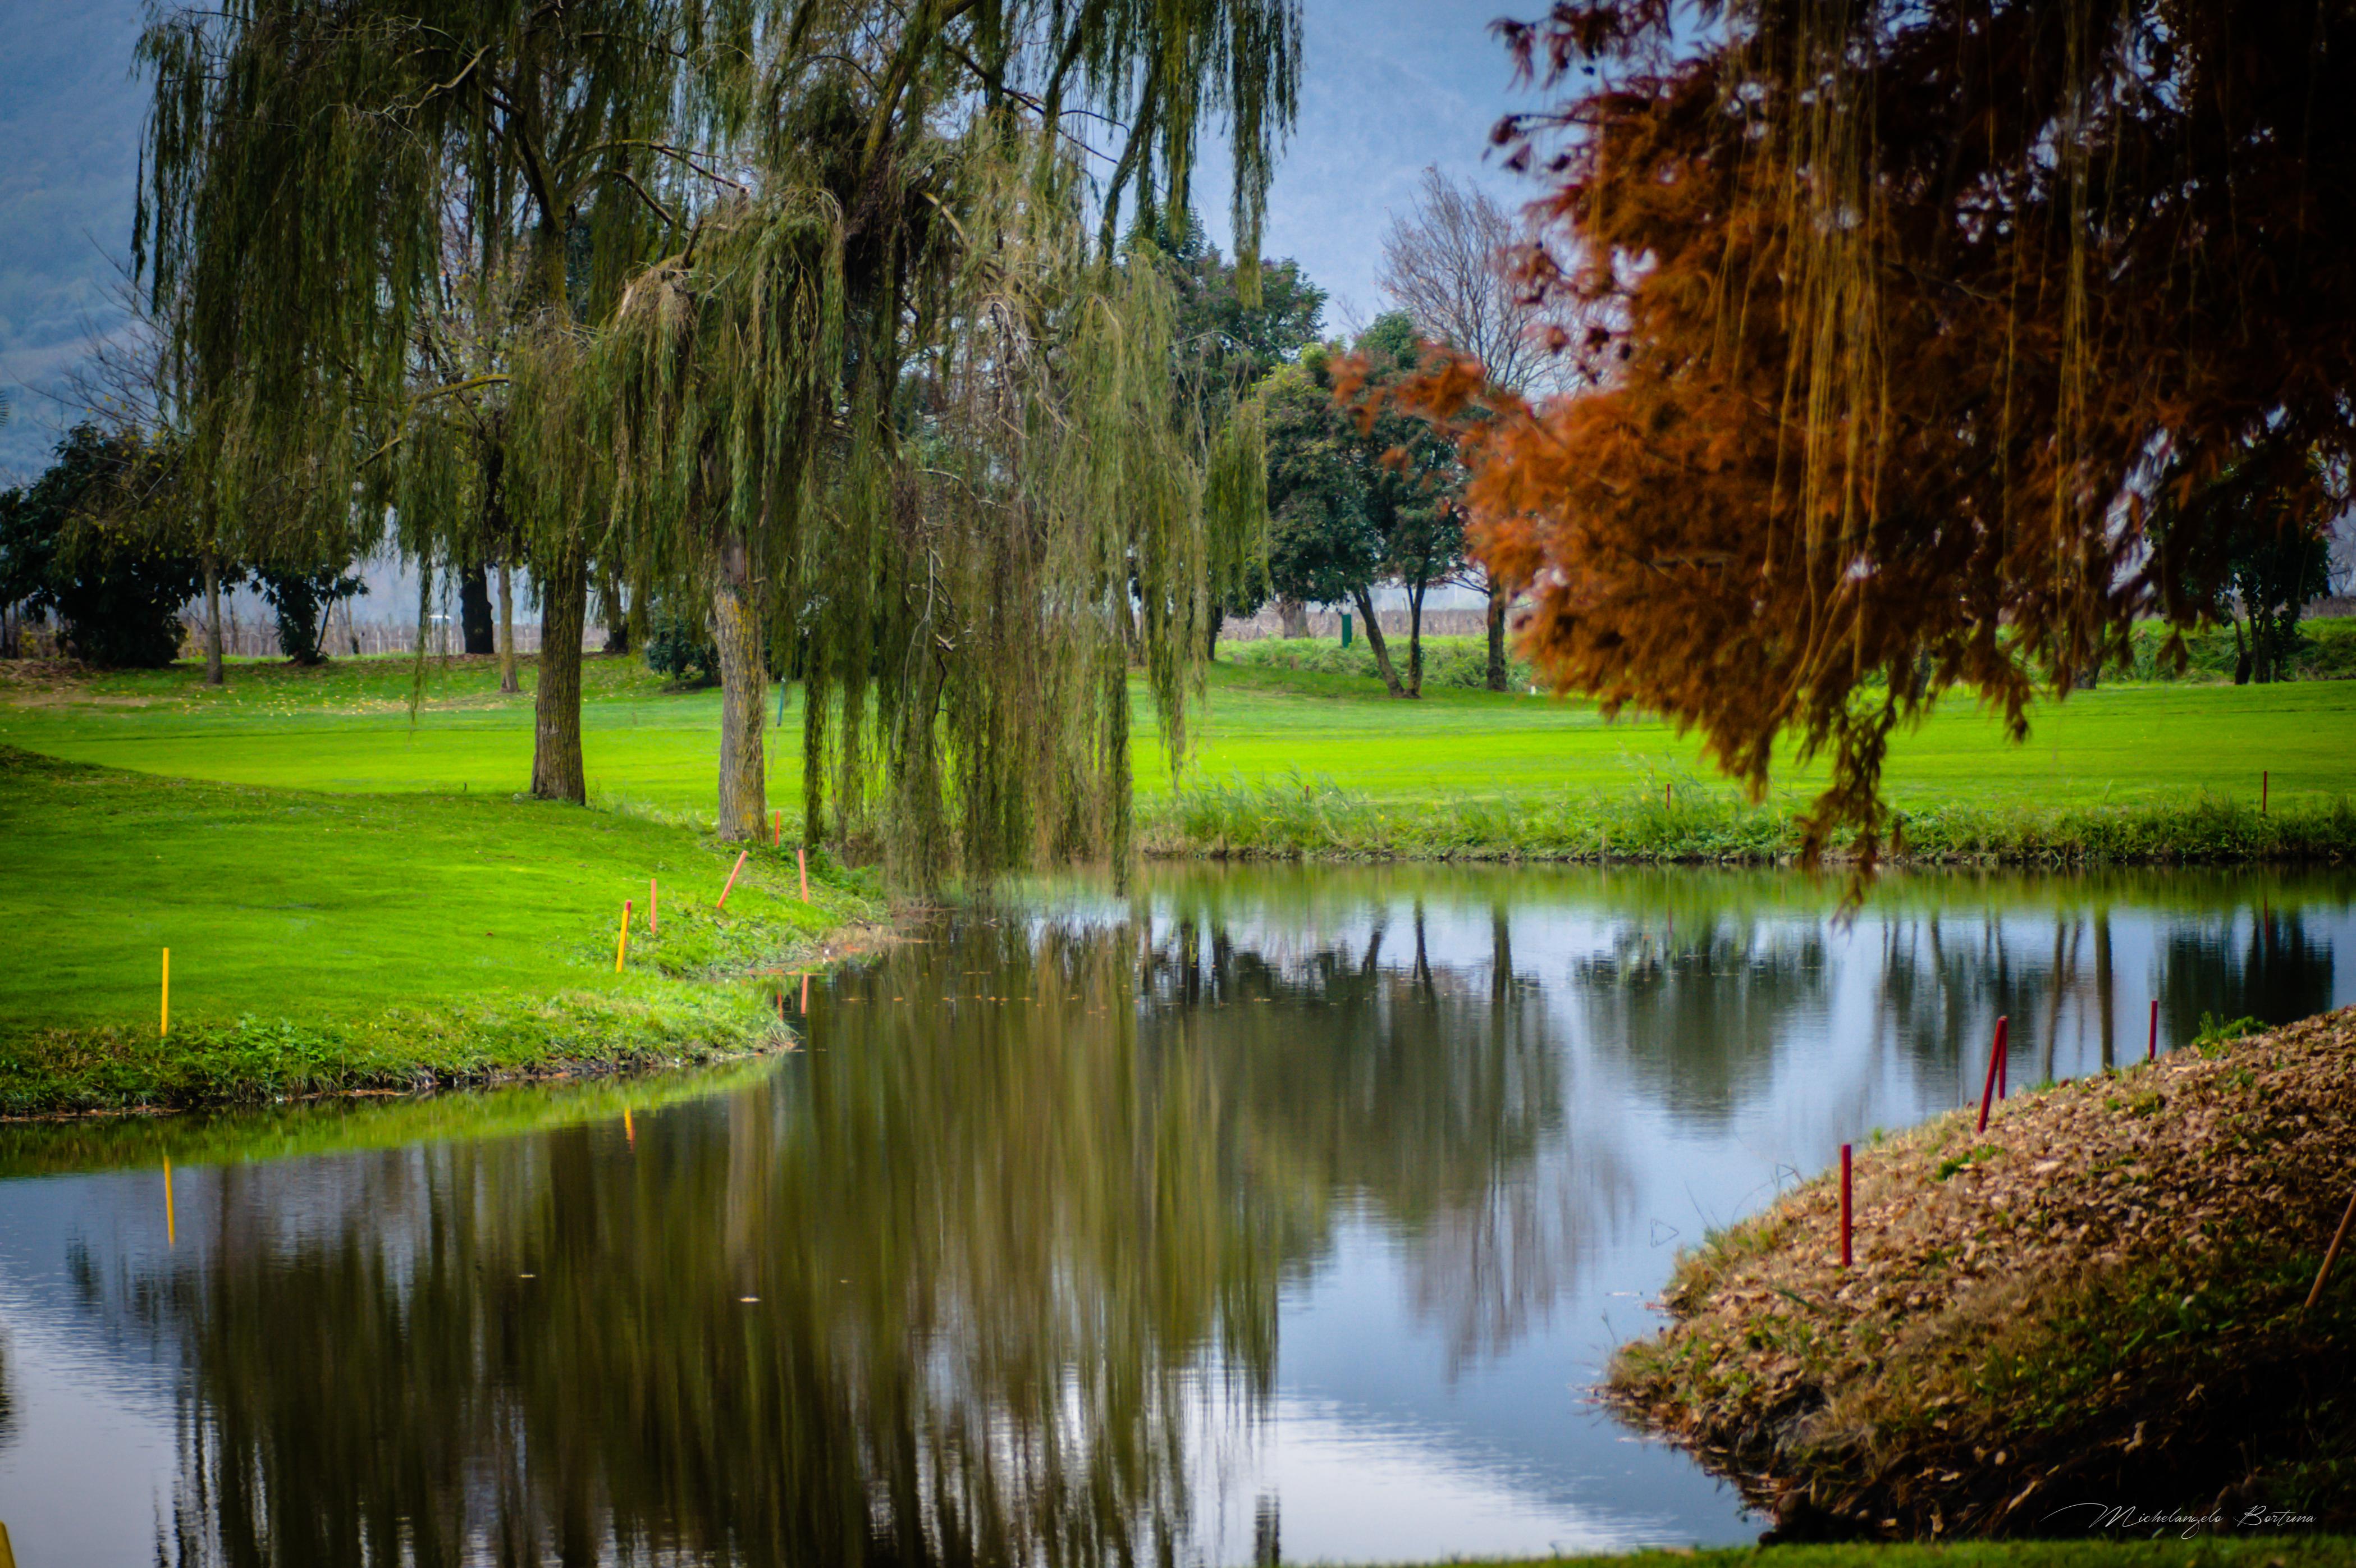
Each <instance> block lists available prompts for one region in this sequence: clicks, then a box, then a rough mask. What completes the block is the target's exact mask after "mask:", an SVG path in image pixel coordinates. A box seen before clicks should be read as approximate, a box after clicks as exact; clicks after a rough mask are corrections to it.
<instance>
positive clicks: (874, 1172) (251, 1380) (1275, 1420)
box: [0, 866, 2356, 1563]
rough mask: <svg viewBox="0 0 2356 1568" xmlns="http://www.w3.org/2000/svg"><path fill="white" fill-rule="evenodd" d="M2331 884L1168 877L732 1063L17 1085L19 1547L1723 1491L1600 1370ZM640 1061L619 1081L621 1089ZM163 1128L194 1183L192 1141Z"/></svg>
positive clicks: (2217, 1006)
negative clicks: (1922, 1136) (1594, 1387)
mask: <svg viewBox="0 0 2356 1568" xmlns="http://www.w3.org/2000/svg"><path fill="white" fill-rule="evenodd" d="M2351 893H2356V878H2351V877H2349V876H2347V875H2297V876H2276V875H2237V876H2222V875H2220V876H2211V875H2190V874H2186V875H2154V874H2128V875H2107V876H2096V877H2083V878H2046V879H2024V878H2017V877H1987V878H1963V877H1939V878H1928V877H1925V878H1905V879H1893V880H1891V881H1890V883H1889V884H1887V885H1886V886H1885V887H1884V888H1883V890H1882V892H1881V893H1880V895H1879V897H1877V899H1876V900H1875V902H1874V903H1873V904H1872V905H1871V906H1869V908H1868V909H1867V910H1866V911H1865V912H1864V913H1863V915H1862V916H1861V917H1860V918H1858V920H1857V921H1856V922H1855V924H1854V925H1853V926H1852V927H1849V928H1848V929H1841V928H1840V927H1838V926H1837V924H1835V923H1834V922H1833V921H1832V920H1831V919H1830V918H1829V917H1830V914H1831V908H1830V906H1831V902H1832V898H1833V893H1832V891H1831V890H1830V889H1828V888H1826V887H1822V886H1813V885H1810V884H1807V883H1804V882H1802V881H1799V880H1797V879H1794V878H1791V877H1784V876H1775V875H1751V874H1714V873H1696V872H1665V873H1631V872H1615V873H1601V872H1587V871H1543V870H1520V871H1503V870H1453V869H1445V868H1422V867H1407V868H1383V869H1379V870H1333V869H1323V870H1300V869H1254V870H1240V869H1233V868H1221V867H1215V866H1188V867H1166V868H1153V869H1151V870H1150V871H1149V872H1148V873H1147V874H1146V875H1144V876H1143V877H1141V881H1140V884H1139V886H1138V887H1137V888H1136V889H1135V890H1134V892H1133V893H1132V894H1131V895H1130V896H1129V897H1116V896H1114V895H1112V894H1111V893H1110V892H1108V891H1107V890H1104V889H1100V888H1091V887H1087V886H1070V885H1064V886H1045V887H1040V888H1033V889H1028V890H1025V891H1024V892H1023V893H1022V894H1021V895H1019V897H1017V899H1016V900H1015V901H1014V902H1013V903H1012V904H1011V905H1010V906H1009V907H1008V908H1005V909H1004V910H1003V911H1002V912H1001V913H998V914H995V915H969V916H967V917H965V918H960V919H957V920H954V921H949V922H946V923H944V924H943V925H942V926H941V927H940V928H938V929H935V930H933V931H931V932H929V933H928V935H927V936H926V940H921V941H914V942H910V943H907V944H905V945H904V946H901V947H898V948H896V949H894V950H892V951H891V952H889V953H888V954H886V955H884V956H883V958H881V959H880V960H878V961H875V962H873V963H872V964H870V965H868V966H866V967H865V968H863V969H862V970H859V971H857V972H852V973H850V974H848V975H845V976H842V977H841V978H840V979H839V980H838V981H837V982H836V983H834V984H833V985H832V986H831V987H830V988H825V989H821V990H820V991H819V993H817V995H816V997H815V1000H814V1004H813V1013H814V1015H815V1016H814V1019H813V1032H812V1044H813V1046H814V1047H815V1048H814V1049H813V1050H811V1051H810V1052H809V1053H806V1054H803V1055H799V1056H797V1057H795V1058H790V1059H788V1060H787V1061H785V1062H784V1063H782V1064H777V1065H776V1066H774V1067H764V1068H761V1069H755V1070H753V1071H750V1072H745V1071H739V1072H738V1073H736V1074H735V1075H734V1077H732V1078H729V1079H724V1080H721V1081H720V1082H719V1083H718V1084H716V1085H715V1084H714V1083H713V1082H712V1081H711V1080H701V1081H688V1082H679V1083H672V1084H657V1085H645V1086H637V1087H634V1088H631V1089H629V1090H616V1089H614V1088H611V1087H608V1088H602V1089H594V1090H586V1091H584V1090H534V1091H526V1092H514V1093H509V1094H507V1095H503V1096H494V1097H490V1098H488V1099H480V1098H474V1099H466V1100H453V1101H441V1102H433V1103H430V1104H426V1105H418V1104H414V1103H411V1104H404V1105H395V1106H382V1105H379V1106H366V1107H359V1108H345V1107H336V1108H331V1109H325V1110H323V1109H318V1108H312V1109H307V1110H297V1111H295V1112H285V1113H281V1114H279V1115H275V1116H267V1117H258V1118H210V1119H202V1120H193V1119H191V1120H182V1121H175V1122H131V1123H121V1124H102V1125H99V1126H95V1127H93V1126H91V1125H88V1124H84V1125H82V1126H80V1127H77V1128H73V1129H43V1128H27V1127H16V1128H10V1129H5V1130H0V1176H5V1177H7V1178H10V1179H6V1180H5V1181H0V1324H5V1343H0V1354H5V1360H0V1520H6V1521H7V1523H8V1526H9V1528H10V1530H11V1531H12V1533H13V1535H14V1537H15V1540H16V1546H17V1550H18V1552H19V1553H20V1554H21V1555H22V1557H23V1559H24V1560H25V1561H27V1562H28V1563H31V1562H49V1561H69V1562H70V1561H127V1560H131V1559H134V1558H145V1559H150V1560H154V1559H157V1558H158V1557H159V1555H160V1559H161V1560H162V1561H164V1562H166V1563H308V1562H324V1561H358V1560H361V1559H363V1558H375V1559H380V1560H384V1561H396V1560H400V1559H402V1556H403V1555H404V1554H407V1555H408V1556H409V1557H411V1558H413V1559H414V1560H416V1561H420V1562H454V1563H455V1562H476V1561H480V1562H519V1563H521V1562H536V1561H550V1562H555V1561H562V1562H568V1563H569V1562H589V1561H612V1560H616V1559H617V1558H620V1557H623V1556H624V1555H625V1553H624V1551H623V1549H624V1548H625V1547H626V1548H627V1549H628V1555H629V1556H630V1557H632V1558H633V1559H635V1560H641V1561H663V1560H670V1559H686V1558H698V1559H701V1558H702V1557H705V1556H717V1557H720V1558H722V1559H723V1560H725V1559H735V1560H741V1561H744V1562H750V1563H767V1562H781V1563H782V1562H816V1561H827V1562H849V1561H857V1560H864V1561H873V1562H893V1561H907V1562H935V1561H938V1562H945V1563H960V1562H967V1561H1002V1560H1007V1559H1010V1558H1012V1559H1016V1560H1020V1559H1025V1558H1038V1559H1042V1560H1047V1561H1055V1562H1067V1563H1094V1562H1098V1561H1103V1560H1107V1559H1113V1558H1119V1557H1120V1556H1122V1555H1124V1554H1126V1553H1129V1552H1137V1553H1140V1554H1143V1555H1151V1554H1152V1553H1154V1552H1156V1551H1157V1550H1158V1549H1159V1547H1160V1546H1161V1545H1162V1544H1163V1543H1167V1544H1168V1545H1169V1546H1170V1547H1171V1548H1172V1549H1173V1553H1174V1555H1175V1556H1176V1557H1177V1558H1178V1559H1179V1560H1180V1561H1190V1560H1206V1561H1210V1562H1219V1563H1238V1562H1250V1561H1252V1560H1253V1559H1254V1558H1255V1557H1256V1556H1257V1557H1264V1556H1266V1555H1267V1554H1269V1552H1272V1551H1273V1550H1275V1549H1277V1548H1279V1547H1280V1549H1281V1551H1282V1552H1283V1553H1284V1554H1285V1555H1286V1556H1287V1557H1288V1558H1296V1559H1317V1558H1355V1559H1361V1560H1380V1559H1386V1558H1387V1559H1398V1558H1403V1557H1414V1556H1426V1557H1429V1556H1436V1555H1441V1554H1448V1553H1472V1552H1539V1551H1544V1550H1547V1549H1548V1548H1550V1547H1560V1548H1564V1549H1578V1548H1598V1547H1604V1546H1611V1545H1617V1544H1623V1543H1633V1542H1641V1541H1738V1540H1741V1539H1744V1538H1746V1537H1747V1536H1749V1535H1750V1534H1751V1533H1753V1532H1754V1531H1755V1530H1756V1528H1757V1527H1756V1524H1755V1522H1753V1521H1749V1520H1745V1519H1743V1518H1742V1517H1741V1515H1740V1512H1739V1510H1738V1509H1737V1507H1736V1503H1735V1499H1734V1498H1733V1495H1732V1493H1731V1491H1730V1489H1729V1488H1727V1487H1724V1486H1723V1485H1721V1484H1720V1483H1719V1482H1717V1481H1716V1480H1714V1479H1712V1478H1711V1477H1708V1476H1707V1475H1706V1474H1704V1473H1703V1472H1701V1471H1700V1470H1699V1469H1698V1468H1697V1467H1696V1466H1693V1465H1692V1464H1691V1463H1690V1462H1689V1461H1687V1460H1686V1459H1685V1458H1684V1457H1683V1456H1681V1455H1677V1454H1675V1453H1674V1452H1671V1451H1669V1450H1666V1449H1664V1448H1662V1447H1659V1446H1657V1445H1655V1444H1646V1443H1641V1442H1638V1441H1635V1440H1634V1439H1633V1437H1632V1436H1631V1434H1628V1433H1627V1432H1626V1431H1624V1430H1623V1429H1622V1428H1620V1427H1619V1426H1617V1425H1616V1424H1615V1423H1612V1421H1611V1420H1610V1419H1608V1418H1606V1417H1604V1416H1603V1415H1601V1413H1600V1412H1598V1411H1596V1410H1595V1409H1594V1408H1593V1406H1592V1405H1591V1403H1590V1402H1589V1401H1588V1399H1587V1397H1586V1390H1587V1389H1588V1387H1589V1386H1590V1384H1591V1383H1592V1382H1593V1380H1594V1379H1595V1377H1596V1375H1597V1373H1598V1371H1599V1369H1600V1368H1601V1365H1602V1362H1603V1361H1604V1359H1606V1358H1607V1357H1608V1355H1609V1353H1610V1350H1611V1348H1612V1346H1613V1345H1614V1344H1616V1343H1618V1342H1619V1341H1620V1340H1622V1339H1623V1338H1625V1337H1630V1336H1632V1335H1634V1334H1637V1333H1640V1332H1643V1331H1644V1329H1645V1328H1646V1327H1647V1326H1648V1325H1649V1324H1651V1323H1652V1322H1653V1321H1655V1319H1654V1318H1652V1317H1651V1316H1650V1315H1649V1314H1648V1312H1647V1310H1646V1308H1645V1306H1644V1302H1645V1300H1646V1299H1647V1298H1648V1297H1649V1296H1650V1295H1651V1294H1653V1293H1655V1291H1656V1290H1657V1289H1658V1287H1659V1285H1660V1283H1661V1282H1662V1280H1663V1278H1664V1277H1665V1273H1666V1271H1667V1268H1668V1265H1669V1262H1670V1260H1671V1259H1672V1257H1673V1256H1674V1255H1675V1252H1676V1249H1677V1248H1678V1247H1679V1246H1681V1245H1686V1244H1689V1243H1691V1242H1693V1241H1695V1240H1698V1239H1699V1237H1700V1236H1701V1235H1702V1233H1703V1232H1704V1230H1706V1229H1707V1228H1708V1227H1709V1226H1712V1225H1716V1224H1719V1223H1722V1222H1724V1221H1726V1220H1729V1219H1733V1218H1736V1217H1738V1216H1740V1215H1741V1214H1743V1213H1746V1212H1749V1211H1751V1210H1752V1209H1754V1208H1757V1207H1759V1206H1760V1205H1761V1204H1762V1203H1764V1202H1765V1201H1767V1200H1768V1199H1769V1198H1770V1197H1772V1194H1773V1193H1774V1192H1775V1190H1776V1189H1777V1188H1778V1187H1779V1186H1781V1185H1783V1184H1785V1183H1788V1182H1790V1181H1792V1180H1794V1179H1795V1178H1796V1177H1798V1176H1804V1175H1806V1174H1810V1173H1813V1172H1814V1171H1815V1170H1817V1169H1820V1168H1822V1166H1823V1165H1825V1164H1826V1162H1827V1161H1828V1160H1829V1159H1830V1158H1831V1157H1832V1155H1833V1154H1834V1152H1835V1151H1836V1150H1837V1147H1838V1145H1839V1144H1840V1143H1841V1142H1843V1141H1844V1140H1848V1141H1856V1142H1862V1141H1864V1140H1865V1139H1867V1138H1868V1137H1869V1135H1870V1133H1871V1131H1872V1129H1874V1128H1876V1127H1884V1128H1897V1127H1901V1126H1904V1125H1906V1124H1909V1123H1911V1122H1915V1121H1918V1120H1920V1119H1921V1118H1922V1117H1923V1116H1925V1115H1928V1114H1931V1113H1933V1112H1936V1111H1939V1110H1941V1109H1944V1108H1945V1107H1947V1106H1951V1105H1954V1104H1958V1103H1961V1102H1962V1101H1964V1100H1965V1099H1966V1098H1968V1097H1969V1096H1970V1095H1971V1093H1972V1092H1973V1090H1976V1085H1977V1083H1978V1080H1979V1075H1980V1073H1981V1072H1982V1071H1983V1070H1984V1068H1985V1064H1986V1061H1987V1057H1986V1050H1987V1037H1988V1035H1989V1033H1990V1030H1991V1028H1992V1026H1993V1024H1994V1021H1995V1019H1996V1017H1997V1015H1998V1014H1999V1013H2002V1014H2007V1015H2009V1016H2010V1018H2011V1020H2012V1026H2011V1038H2012V1059H2011V1068H2010V1073H2011V1079H2012V1081H2013V1082H2014V1083H2015V1084H2016V1085H2022V1084H2028V1083H2031V1082H2034V1081H2036V1080H2037V1079H2043V1078H2061V1077H2068V1076H2072V1075H2074V1074H2078V1073H2083V1072H2088V1071H2096V1070H2100V1069H2101V1068H2102V1067H2103V1066H2104V1063H2105V1062H2106V1061H2114V1060H2115V1061H2126V1060H2129V1059H2133V1058H2138V1057H2140V1055H2141V1053H2142V1050H2143V1047H2144V1039H2145V1029H2146V1020H2147V1007H2148V1004H2149V1001H2150V999H2151V998H2152V997H2154V996H2155V995H2156V996H2157V997H2158V999H2159V1001H2160V1004H2161V1007H2160V1014H2161V1025H2160V1029H2161V1040H2162V1043H2163V1046H2166V1045H2169V1044H2173V1043H2175V1042H2179V1041H2181V1040H2183V1039H2185V1038H2188V1037H2189V1036H2190V1034H2191V1033H2192V1031H2193V1030H2194V1029H2195V1028H2197V1027H2198V1026H2199V1023H2200V1020H2201V1016H2202V1015H2203V1014H2214V1015H2219V1016H2222V1017H2233V1016H2239V1015H2244V1014H2248V1015H2256V1016H2259V1017H2261V1018H2265V1019H2269V1020H2279V1019H2286V1018H2290V1017H2295V1016H2300V1015H2306V1014H2309V1013H2314V1012H2318V1011H2321V1010H2323V1009H2324V1008H2327V1007H2329V1006H2332V1005H2335V1004H2346V1003H2348V1002H2350V1001H2351V1000H2356V975H2351V974H2350V973H2349V972H2342V971H2339V970H2337V969H2336V967H2335V961H2334V955H2335V952H2336V951H2337V950H2347V949H2348V948H2349V947H2350V944H2351V940H2356V929H2351V927H2352V926H2356V916H2351ZM624 1105H631V1106H632V1107H633V1110H634V1114H633V1117H632V1119H631V1121H630V1122H629V1124H628V1125H627V1127H625V1125H624V1123H623V1122H622V1120H621V1116H620V1110H621V1108H622V1106H624ZM167 1154H168V1155H171V1157H172V1158H173V1161H174V1165H175V1167H176V1170H175V1175H174V1178H173V1182H172V1196H173V1199H174V1207H173V1212H172V1216H171V1218H170V1219H169V1220H168V1221H167V1219H166V1213H165V1208H164V1204H163V1195H164V1181H163V1176H162V1172H161V1160H162V1158H163V1157H164V1156H165V1155H167Z"/></svg>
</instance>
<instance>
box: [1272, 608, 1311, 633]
mask: <svg viewBox="0 0 2356 1568" xmlns="http://www.w3.org/2000/svg"><path fill="white" fill-rule="evenodd" d="M1276 619H1277V624H1278V625H1279V626H1280V627H1282V628H1283V629H1284V635H1285V636H1286V637H1288V638H1299V637H1307V636H1308V635H1309V607H1308V606H1307V605H1304V604H1302V603H1301V601H1300V600H1299V599H1279V600H1277V601H1276Z"/></svg>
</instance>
